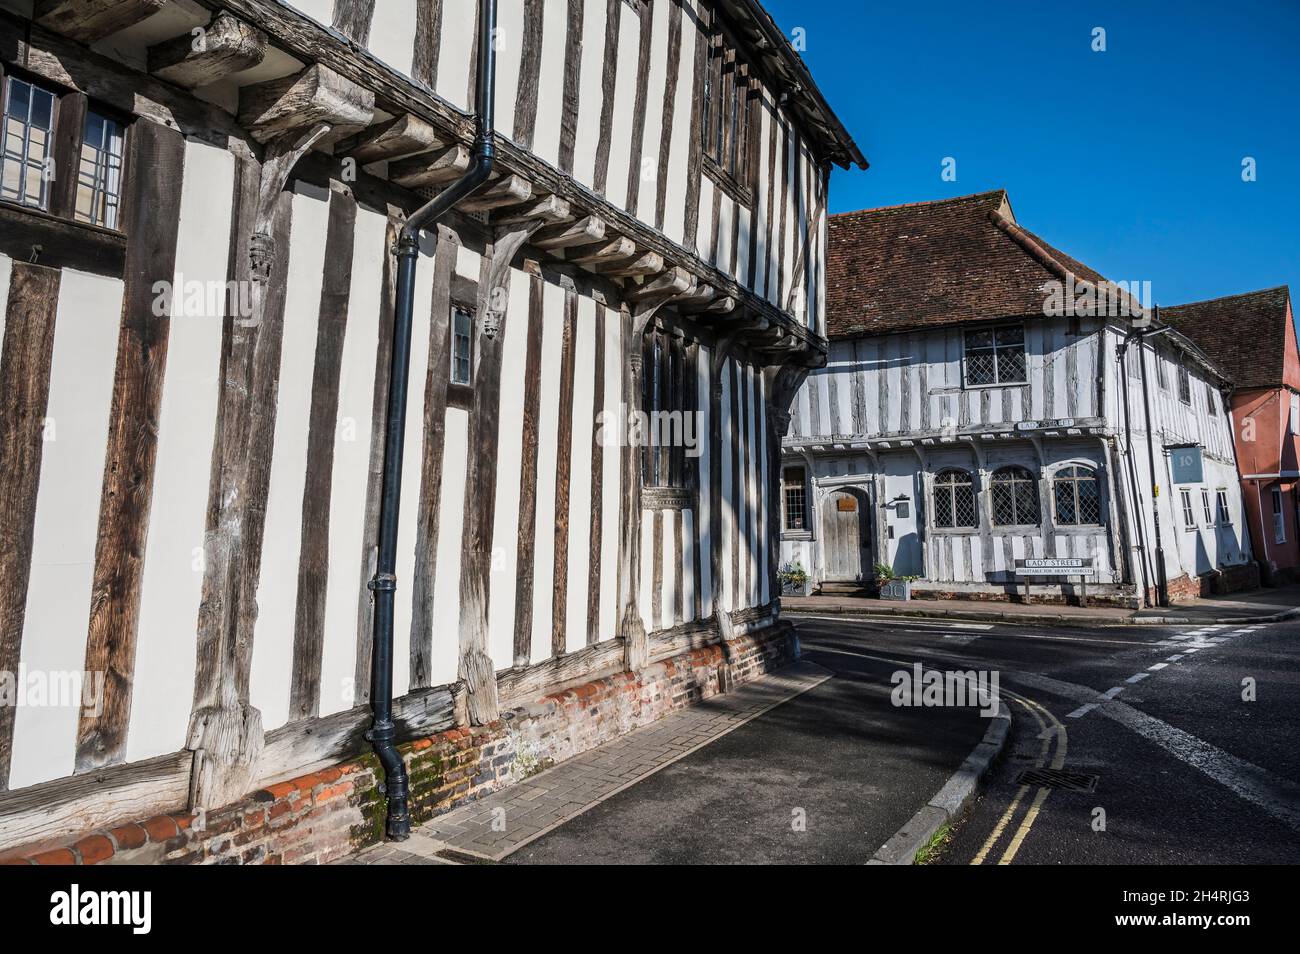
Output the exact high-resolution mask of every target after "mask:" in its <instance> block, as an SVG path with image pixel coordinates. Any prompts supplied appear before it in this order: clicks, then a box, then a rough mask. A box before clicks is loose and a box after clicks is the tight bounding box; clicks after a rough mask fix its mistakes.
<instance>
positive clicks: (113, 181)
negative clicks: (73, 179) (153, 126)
mask: <svg viewBox="0 0 1300 954" xmlns="http://www.w3.org/2000/svg"><path fill="white" fill-rule="evenodd" d="M125 142H126V130H125V128H124V127H123V125H122V124H121V123H119V122H118V121H117V120H115V119H110V118H109V117H107V116H104V115H101V114H100V113H97V112H95V111H94V110H88V111H87V113H86V126H85V130H84V132H83V135H82V138H81V156H80V163H79V165H78V168H77V196H76V206H75V208H74V209H73V217H74V218H76V219H77V220H78V221H81V222H89V223H90V224H91V225H102V226H103V227H104V228H107V229H115V228H117V215H118V205H119V203H120V201H121V197H122V150H123V146H124V144H125Z"/></svg>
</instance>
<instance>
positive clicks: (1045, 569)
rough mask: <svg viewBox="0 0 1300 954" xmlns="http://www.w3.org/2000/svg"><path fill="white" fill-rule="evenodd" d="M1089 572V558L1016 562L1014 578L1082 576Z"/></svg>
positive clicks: (1090, 568) (1090, 561)
mask: <svg viewBox="0 0 1300 954" xmlns="http://www.w3.org/2000/svg"><path fill="white" fill-rule="evenodd" d="M1091 572H1092V558H1091V557H1088V558H1084V557H1065V558H1062V559H1050V560H1017V561H1016V576H1083V575H1084V574H1087V573H1091Z"/></svg>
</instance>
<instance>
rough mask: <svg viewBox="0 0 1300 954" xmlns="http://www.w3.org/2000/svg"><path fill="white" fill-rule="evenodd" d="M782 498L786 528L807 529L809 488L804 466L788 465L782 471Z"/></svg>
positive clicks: (796, 530) (793, 529) (797, 530)
mask: <svg viewBox="0 0 1300 954" xmlns="http://www.w3.org/2000/svg"><path fill="white" fill-rule="evenodd" d="M781 498H782V500H783V501H784V504H785V523H784V526H785V529H786V530H792V531H795V532H799V531H803V530H807V529H808V488H807V484H806V482H805V476H804V469H803V468H802V467H787V468H785V470H783V471H782V472H781Z"/></svg>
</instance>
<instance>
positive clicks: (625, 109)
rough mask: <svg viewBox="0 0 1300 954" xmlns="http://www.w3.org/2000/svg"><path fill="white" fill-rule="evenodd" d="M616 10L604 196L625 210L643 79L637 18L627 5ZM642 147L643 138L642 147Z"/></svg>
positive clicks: (649, 109)
mask: <svg viewBox="0 0 1300 954" xmlns="http://www.w3.org/2000/svg"><path fill="white" fill-rule="evenodd" d="M619 9H620V10H621V13H622V15H621V16H620V18H619V25H618V68H617V70H616V72H615V73H614V103H615V107H614V123H613V126H612V127H611V129H610V139H609V177H608V178H607V179H606V184H605V195H606V197H607V198H608V199H609V201H610V202H612V203H614V205H616V206H618V207H619V208H621V209H625V208H627V185H628V179H629V166H630V164H631V162H632V125H633V120H634V118H635V116H636V89H637V86H638V85H639V84H640V83H642V82H644V80H645V77H643V76H640V75H638V72H637V71H638V68H639V66H640V58H641V57H640V54H641V50H640V46H641V17H640V16H639V15H637V13H636V11H635V10H633V9H632V6H631V5H630V4H627V3H620V4H619ZM645 109H646V112H647V113H648V114H651V113H653V112H654V103H653V102H651V101H650V100H649V99H647V100H646V104H645ZM643 128H644V127H643ZM644 144H645V139H644V134H643V136H642V146H643V147H644ZM651 208H653V206H651Z"/></svg>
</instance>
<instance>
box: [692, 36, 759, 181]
mask: <svg viewBox="0 0 1300 954" xmlns="http://www.w3.org/2000/svg"><path fill="white" fill-rule="evenodd" d="M749 89H750V81H749V67H748V66H747V65H746V64H745V63H744V62H742V61H741V60H740V59H739V58H738V57H737V56H736V47H735V45H734V44H733V43H732V42H731V41H730V40H729V39H728V37H727V36H726V34H725V33H724V32H723V31H722V30H721V29H715V31H714V33H713V35H712V36H710V37H709V62H708V68H707V69H706V70H705V72H704V103H703V107H704V108H703V109H702V110H701V113H702V116H703V123H704V129H703V133H704V135H703V149H704V155H705V157H706V158H707V159H708V160H710V164H711V165H712V167H713V168H714V169H715V170H716V171H718V172H721V173H722V174H723V175H724V176H725V177H727V178H728V179H730V180H731V181H732V183H733V184H735V185H737V186H743V185H744V183H746V182H747V181H748V180H747V178H746V176H747V174H748V161H747V160H748V155H749V134H750V130H749Z"/></svg>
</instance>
